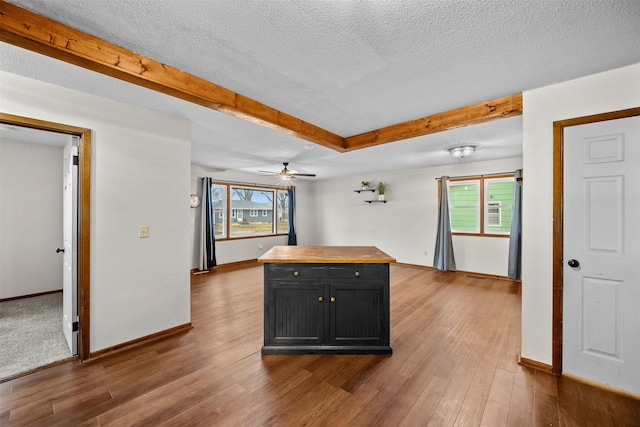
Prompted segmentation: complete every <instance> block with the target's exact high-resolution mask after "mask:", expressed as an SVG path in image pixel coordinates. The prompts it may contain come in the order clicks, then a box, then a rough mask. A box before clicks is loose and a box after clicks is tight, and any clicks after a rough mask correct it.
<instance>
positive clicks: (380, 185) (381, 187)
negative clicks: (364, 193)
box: [376, 181, 387, 195]
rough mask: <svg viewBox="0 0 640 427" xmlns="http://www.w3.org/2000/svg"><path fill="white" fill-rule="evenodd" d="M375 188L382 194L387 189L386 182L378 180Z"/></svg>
mask: <svg viewBox="0 0 640 427" xmlns="http://www.w3.org/2000/svg"><path fill="white" fill-rule="evenodd" d="M376 189H377V190H378V194H381V195H382V194H384V193H385V192H386V191H387V184H385V183H384V182H382V181H380V182H379V183H378V186H377V187H376Z"/></svg>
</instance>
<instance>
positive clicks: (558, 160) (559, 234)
mask: <svg viewBox="0 0 640 427" xmlns="http://www.w3.org/2000/svg"><path fill="white" fill-rule="evenodd" d="M634 116H640V107H634V108H628V109H626V110H618V111H612V112H608V113H601V114H594V115H591V116H583V117H576V118H573V119H566V120H559V121H556V122H553V314H552V337H553V338H552V339H553V344H552V355H551V372H552V373H553V374H555V375H560V374H561V373H562V316H563V298H562V292H563V280H564V279H563V275H562V271H563V260H562V258H563V250H564V249H563V247H564V224H563V215H564V194H563V191H562V189H563V186H564V129H565V128H566V127H569V126H579V125H584V124H588V123H596V122H603V121H607V120H615V119H623V118H626V117H634Z"/></svg>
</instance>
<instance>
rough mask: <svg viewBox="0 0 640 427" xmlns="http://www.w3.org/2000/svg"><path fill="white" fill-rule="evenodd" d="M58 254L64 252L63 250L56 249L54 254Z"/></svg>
mask: <svg viewBox="0 0 640 427" xmlns="http://www.w3.org/2000/svg"><path fill="white" fill-rule="evenodd" d="M60 252H64V248H57V249H56V253H57V254H59V253H60Z"/></svg>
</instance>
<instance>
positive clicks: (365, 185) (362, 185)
mask: <svg viewBox="0 0 640 427" xmlns="http://www.w3.org/2000/svg"><path fill="white" fill-rule="evenodd" d="M360 189H361V190H368V189H369V181H362V182H361V183H360Z"/></svg>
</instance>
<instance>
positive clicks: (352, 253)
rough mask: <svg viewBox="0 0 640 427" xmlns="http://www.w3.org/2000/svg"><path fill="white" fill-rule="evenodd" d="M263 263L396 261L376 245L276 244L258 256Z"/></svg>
mask: <svg viewBox="0 0 640 427" xmlns="http://www.w3.org/2000/svg"><path fill="white" fill-rule="evenodd" d="M258 261H259V262H261V263H277V262H280V263H293V262H295V263H335V264H343V263H352V264H353V263H367V264H373V263H394V262H396V259H395V258H393V257H392V256H389V255H387V254H386V253H384V252H382V251H381V250H380V249H378V248H376V247H375V246H274V247H273V248H271V249H269V250H268V251H267V252H266V253H265V254H264V255H262V256H261V257H260V258H258Z"/></svg>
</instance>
